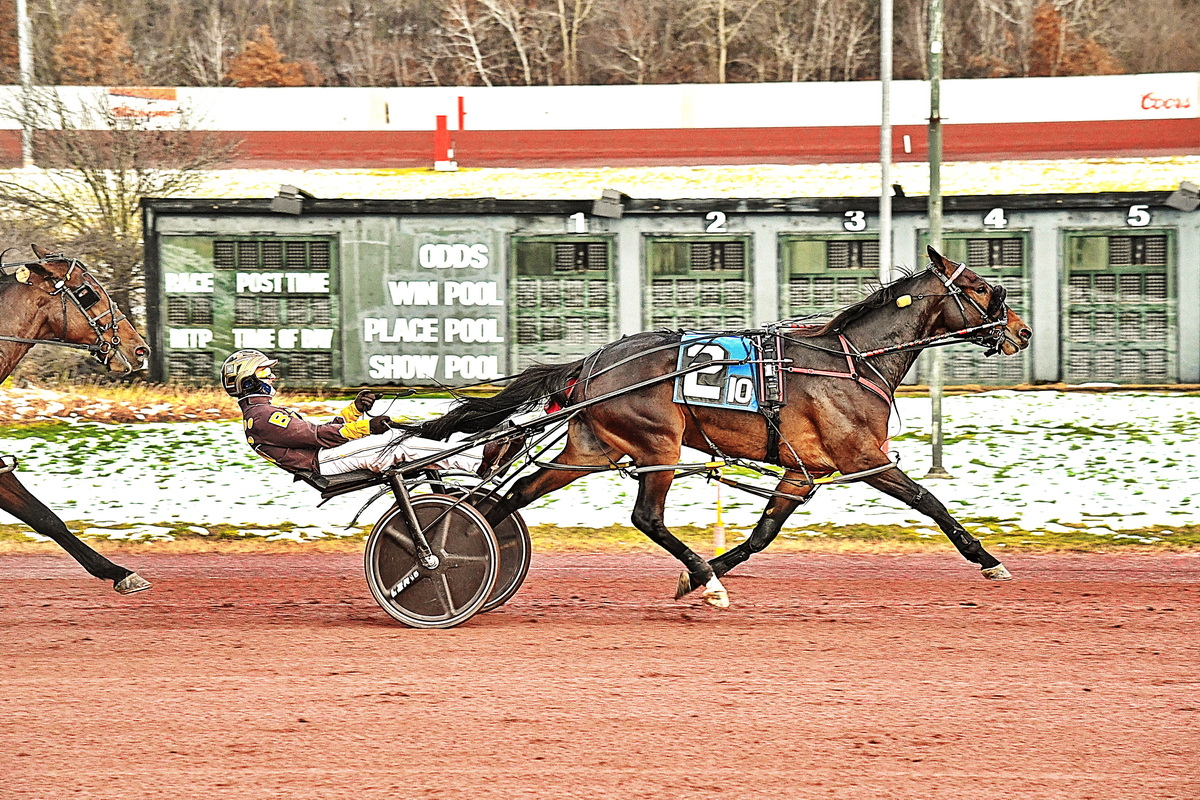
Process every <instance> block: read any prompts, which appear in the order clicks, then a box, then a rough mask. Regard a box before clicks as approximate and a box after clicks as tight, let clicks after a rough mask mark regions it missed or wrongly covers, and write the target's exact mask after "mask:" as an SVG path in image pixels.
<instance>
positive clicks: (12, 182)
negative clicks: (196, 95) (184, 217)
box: [0, 88, 233, 314]
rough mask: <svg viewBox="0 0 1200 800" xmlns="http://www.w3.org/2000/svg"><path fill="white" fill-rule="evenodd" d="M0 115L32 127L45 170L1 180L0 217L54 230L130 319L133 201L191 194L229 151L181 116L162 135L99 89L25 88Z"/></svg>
mask: <svg viewBox="0 0 1200 800" xmlns="http://www.w3.org/2000/svg"><path fill="white" fill-rule="evenodd" d="M0 116H4V117H7V118H9V119H12V120H15V121H17V122H20V123H21V124H22V125H25V126H28V127H30V128H32V129H34V130H35V132H36V134H37V135H36V137H35V145H36V146H35V157H36V159H37V161H38V163H39V164H42V165H44V166H45V169H41V170H38V171H37V172H36V173H29V172H22V173H21V174H19V175H0V216H3V217H9V218H12V217H17V218H20V219H22V220H23V221H24V222H25V224H27V225H36V226H38V227H40V228H42V229H44V230H47V231H52V232H55V233H56V234H57V235H58V237H59V244H60V245H62V246H64V247H69V248H70V249H71V250H72V251H73V252H74V253H76V254H77V255H79V256H81V257H83V258H84V259H85V260H88V261H89V262H90V263H91V264H92V266H93V267H94V269H95V271H96V273H97V275H98V277H99V278H100V280H102V281H104V282H105V284H106V286H108V288H109V289H110V290H111V291H112V293H113V295H114V297H115V298H116V300H117V303H118V304H119V305H120V306H121V307H122V308H124V309H127V310H129V313H130V314H133V313H134V311H133V310H134V309H137V308H140V307H141V305H142V304H141V303H140V302H134V301H138V300H140V295H141V292H142V290H143V283H142V273H141V256H142V244H141V236H142V231H141V211H140V203H141V199H142V198H143V197H155V196H172V195H178V194H182V193H186V192H188V191H189V190H191V189H194V188H196V187H197V186H198V185H199V184H200V183H201V182H202V181H203V170H206V169H210V168H212V167H215V166H218V165H219V164H221V163H223V162H224V161H225V160H227V159H228V157H229V156H230V155H231V154H232V150H233V145H230V144H229V143H227V142H224V141H222V140H220V139H219V138H218V137H217V136H216V135H215V134H210V133H199V132H196V131H195V130H193V126H192V121H191V119H190V117H189V113H188V111H187V109H183V110H181V111H180V117H179V124H178V126H177V129H175V130H166V129H162V128H160V127H158V126H157V125H156V124H155V120H156V119H161V118H156V117H152V116H136V115H130V114H128V113H125V112H122V111H119V110H118V109H117V108H116V107H114V105H113V103H111V102H109V94H108V93H107V92H105V91H104V90H96V91H95V92H92V93H88V94H78V95H71V96H68V95H65V94H64V93H63V92H61V91H59V90H56V89H46V88H39V89H34V90H33V91H32V92H31V94H30V95H29V97H28V100H27V101H25V102H22V101H21V100H20V99H19V98H18V99H15V100H14V101H12V102H11V103H10V104H9V106H8V107H6V108H0Z"/></svg>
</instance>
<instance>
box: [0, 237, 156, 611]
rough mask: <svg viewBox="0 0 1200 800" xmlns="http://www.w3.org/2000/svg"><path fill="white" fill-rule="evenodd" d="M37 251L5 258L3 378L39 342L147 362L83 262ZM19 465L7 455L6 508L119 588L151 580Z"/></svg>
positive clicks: (131, 364)
mask: <svg viewBox="0 0 1200 800" xmlns="http://www.w3.org/2000/svg"><path fill="white" fill-rule="evenodd" d="M33 252H34V254H35V255H36V256H37V258H36V259H34V260H32V261H24V262H19V263H10V264H0V308H3V309H4V313H3V314H2V315H0V381H3V380H4V379H5V378H7V377H8V376H9V374H11V373H12V371H13V369H14V368H15V367H16V365H17V364H18V363H19V362H20V361H21V359H22V358H24V357H25V354H26V353H28V352H29V350H30V348H32V347H33V346H34V345H36V344H48V345H55V346H59V347H69V348H74V349H79V350H86V351H88V352H89V353H91V355H92V357H93V358H95V359H96V360H97V361H98V362H100V363H101V364H103V365H105V366H106V367H108V369H109V370H111V371H112V372H117V373H122V374H130V373H133V372H135V371H137V370H140V369H143V368H145V366H146V363H147V358H148V357H149V355H150V347H149V346H148V345H147V344H146V342H145V340H143V339H142V337H141V336H140V335H138V332H137V331H136V330H134V328H133V326H132V325H131V324H130V323H129V320H128V319H127V318H126V317H125V314H124V312H122V311H121V309H120V308H118V307H117V304H116V303H115V302H113V299H112V297H111V296H110V295H109V293H108V291H107V290H106V289H105V288H104V287H103V286H101V285H100V283H99V282H98V281H97V280H96V279H95V277H93V276H92V275H91V274H90V273H89V272H88V271H87V268H86V267H85V266H84V265H83V263H82V262H80V261H78V260H77V259H74V258H67V257H66V256H63V255H57V254H53V253H51V252H50V251H49V250H47V249H45V248H43V247H38V246H37V245H34V246H33ZM16 467H17V463H16V459H15V458H14V457H12V456H0V510H3V511H6V512H8V513H9V514H12V515H13V516H14V517H16V518H17V519H19V520H21V521H22V522H24V523H25V524H26V525H28V526H29V527H31V528H33V529H34V530H35V531H37V532H38V533H40V534H42V535H43V536H48V537H49V538H51V539H53V540H54V541H55V542H57V543H58V544H59V546H61V547H62V548H63V549H64V550H66V551H67V552H68V553H69V554H70V555H71V556H72V557H73V558H74V559H75V560H76V561H78V562H79V563H80V565H82V566H83V568H84V569H86V570H87V571H88V572H89V573H90V574H92V575H94V576H95V577H97V578H101V579H103V580H109V581H112V583H113V588H114V589H116V590H117V592H119V593H121V594H131V593H133V592H139V591H142V590H144V589H149V588H150V583H149V582H148V581H146V580H145V579H144V578H142V577H141V576H139V575H138V574H137V573H136V572H132V571H131V570H128V569H125V568H124V567H121V566H118V565H116V564H114V563H113V562H111V561H109V560H108V559H107V558H105V557H104V556H102V555H100V554H99V553H97V552H96V551H95V550H93V549H92V548H90V547H88V546H87V545H86V544H84V543H83V542H81V541H80V540H79V539H77V538H76V537H75V536H74V534H72V533H71V532H70V531H69V530H68V529H67V526H66V525H64V524H63V521H62V520H61V519H59V518H58V517H57V516H56V515H55V514H54V512H53V511H51V510H50V509H49V508H47V507H46V506H45V505H44V504H43V503H42V502H41V501H39V500H38V499H37V498H36V497H34V496H33V495H32V494H30V493H29V491H28V490H27V489H26V488H25V487H24V486H23V485H22V484H21V481H20V480H19V479H18V478H17V475H16Z"/></svg>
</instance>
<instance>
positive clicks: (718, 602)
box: [704, 589, 729, 608]
mask: <svg viewBox="0 0 1200 800" xmlns="http://www.w3.org/2000/svg"><path fill="white" fill-rule="evenodd" d="M704 602H706V603H708V604H709V605H710V606H712V607H713V608H729V592H727V591H725V590H724V589H708V590H706V591H705V592H704Z"/></svg>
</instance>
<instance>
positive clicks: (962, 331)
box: [857, 262, 1009, 358]
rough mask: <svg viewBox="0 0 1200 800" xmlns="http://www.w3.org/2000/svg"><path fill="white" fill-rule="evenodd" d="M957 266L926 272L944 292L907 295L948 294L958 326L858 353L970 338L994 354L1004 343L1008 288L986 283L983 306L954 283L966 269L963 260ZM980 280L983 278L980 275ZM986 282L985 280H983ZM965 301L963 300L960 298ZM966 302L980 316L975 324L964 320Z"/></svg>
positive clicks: (866, 354) (881, 352)
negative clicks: (987, 292) (949, 271)
mask: <svg viewBox="0 0 1200 800" xmlns="http://www.w3.org/2000/svg"><path fill="white" fill-rule="evenodd" d="M951 263H954V262H951ZM957 266H958V269H956V270H954V272H953V273H952V274H951V275H950V276H949V277H947V276H946V275H943V274H942V271H941V270H940V269H937V268H936V267H934V266H933V265H932V264H930V265H929V268H928V269H927V270H926V272H932V273H933V274H934V275H936V276H937V278H938V280H940V281H941V282H942V284H943V285H945V287H946V291H945V292H939V293H936V294H914V295H908V296H909V297H910V298H911V299H912V300H925V299H931V298H944V297H951V298H953V299H954V302H955V304H956V305H957V306H958V313H959V315H960V316H961V317H962V327H961V328H958V329H956V330H950V331H947V332H946V333H941V334H938V335H936V336H928V337H926V338H924V339H916V340H914V341H911V342H904V343H903V344H896V345H891V346H889V347H880V348H878V349H876V350H867V351H865V352H861V353H858V354H857V355H858V357H860V358H873V357H875V356H882V355H890V354H892V353H900V352H904V351H906V350H917V349H921V350H923V349H925V348H926V347H941V346H944V345H948V344H954V343H956V342H970V343H971V344H976V345H979V346H980V347H983V348H985V352H984V355H987V356H994V355H996V354H997V353H999V352H1000V347H1001V345H1003V344H1004V336H1005V334H1004V329H1005V327H1006V326H1007V325H1008V310H1009V309H1008V290H1006V289H1005V288H1004V287H1003V286H1001V285H1000V284H996V285H995V286H993V285H992V284H990V283H988V284H987V285H988V288H989V289H991V290H992V291H991V297H990V298H989V300H988V307H987V308H984V307H983V306H982V305H980V304H979V301H978V300H976V299H975V298H974V297H972V296H971V295H969V294H967V293H966V292H964V291H963V290H962V287H961V286H959V285H958V284H957V283H955V281H956V280H958V276H960V275H962V273H963V271H964V270H966V268H967V265H966V264H958V265H957ZM980 280H983V279H982V278H980ZM984 283H987V281H984ZM964 301H965V302H964ZM967 304H970V306H971V307H972V308H974V309H975V311H976V313H978V314H979V317H980V319H981V320H982V321H981V322H980V323H979V324H978V325H971V324H970V323H969V322H968V320H967Z"/></svg>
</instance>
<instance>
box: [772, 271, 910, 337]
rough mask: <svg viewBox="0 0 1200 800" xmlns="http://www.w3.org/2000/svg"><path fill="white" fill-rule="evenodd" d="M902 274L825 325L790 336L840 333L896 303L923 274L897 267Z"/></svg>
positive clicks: (803, 328)
mask: <svg viewBox="0 0 1200 800" xmlns="http://www.w3.org/2000/svg"><path fill="white" fill-rule="evenodd" d="M897 269H899V270H900V272H901V273H902V274H901V275H900V277H899V278H897V279H896V280H894V281H892V282H891V283H885V284H883V285H882V286H880V287H879V288H878V289H876V290H875V291H874V292H872V293H871V294H869V295H867V296H866V297H864V298H863V299H862V300H859V301H858V302H857V303H854V304H853V305H849V306H846V307H845V308H843V309H841V310H840V311H838V312H837V313H836V314H835V315H834V317H833V319H831V320H829V321H828V322H825V323H820V324H816V325H803V326H800V327H798V328H796V329H795V331H790V332H789V334H790V335H794V336H799V337H801V338H805V339H811V338H813V337H816V336H827V335H829V334H831V333H840V332H841V331H842V330H844V329H845V327H846V326H847V325H849V324H850V323H851V322H854V321H855V320H856V319H858V318H860V317H862V316H865V315H866V314H868V313H869V312H871V311H874V310H875V309H877V308H883V307H884V306H887V305H891V304H892V303H894V302H895V301H896V298H897V297H899V296H901V295H902V294H904V292H903V291H901V290H902V289H906V288H907V284H908V282H909V281H910V280H912V278H913V277H915V276H917V275H921V274H924V273H917V272H913V271H912V270H910V269H907V268H906V267H897Z"/></svg>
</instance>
